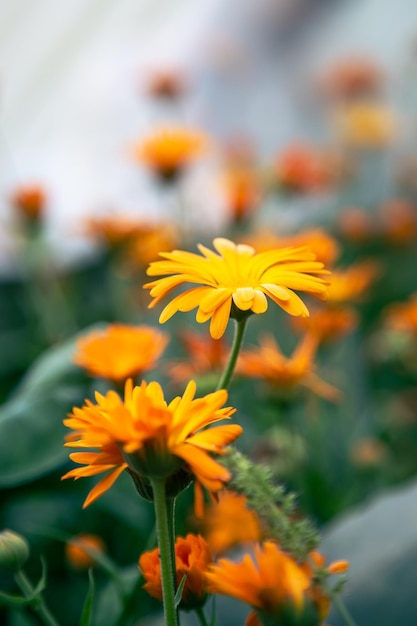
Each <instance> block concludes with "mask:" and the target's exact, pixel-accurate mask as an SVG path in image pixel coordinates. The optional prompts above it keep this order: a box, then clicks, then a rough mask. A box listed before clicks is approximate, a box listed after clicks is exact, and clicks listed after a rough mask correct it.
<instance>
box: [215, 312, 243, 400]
mask: <svg viewBox="0 0 417 626" xmlns="http://www.w3.org/2000/svg"><path fill="white" fill-rule="evenodd" d="M247 320H248V318H247V317H243V318H242V319H240V320H235V333H234V337H233V345H232V349H231V351H230V355H229V360H228V362H227V365H226V367H225V369H224V372H223V374H222V376H221V378H220V380H219V383H218V385H217V387H216V391H218V390H219V389H227V388H228V386H229V383H230V381H231V379H232V376H233V372H234V370H235V365H236V361H237V357H238V356H239V351H240V347H241V345H242V341H243V336H244V334H245V328H246V322H247Z"/></svg>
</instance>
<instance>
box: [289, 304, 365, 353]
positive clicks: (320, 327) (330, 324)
mask: <svg viewBox="0 0 417 626" xmlns="http://www.w3.org/2000/svg"><path fill="white" fill-rule="evenodd" d="M357 323H358V316H357V313H356V311H354V310H353V309H351V308H348V307H341V306H324V307H323V308H321V309H313V310H311V311H310V317H304V318H299V317H298V318H294V319H293V322H292V326H293V327H294V328H295V329H297V330H302V331H304V332H308V333H310V334H311V335H313V336H314V337H316V339H317V342H318V343H319V344H320V343H323V342H328V341H334V340H335V339H339V338H340V337H342V336H343V335H346V334H347V333H350V332H351V331H352V330H353V329H354V328H355V327H356V326H357Z"/></svg>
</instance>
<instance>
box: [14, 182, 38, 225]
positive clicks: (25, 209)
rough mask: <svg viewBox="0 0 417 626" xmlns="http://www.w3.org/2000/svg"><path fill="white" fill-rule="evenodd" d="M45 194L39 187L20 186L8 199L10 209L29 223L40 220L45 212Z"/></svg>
mask: <svg viewBox="0 0 417 626" xmlns="http://www.w3.org/2000/svg"><path fill="white" fill-rule="evenodd" d="M46 201H47V196H46V192H45V190H44V189H43V187H41V186H40V185H21V186H20V187H17V189H15V191H14V192H13V193H12V195H11V197H10V202H11V205H12V207H13V208H14V209H15V210H16V212H18V213H20V215H22V216H23V217H24V218H26V219H28V220H29V221H31V222H37V221H39V220H40V218H41V217H42V215H43V214H44V212H45V205H46Z"/></svg>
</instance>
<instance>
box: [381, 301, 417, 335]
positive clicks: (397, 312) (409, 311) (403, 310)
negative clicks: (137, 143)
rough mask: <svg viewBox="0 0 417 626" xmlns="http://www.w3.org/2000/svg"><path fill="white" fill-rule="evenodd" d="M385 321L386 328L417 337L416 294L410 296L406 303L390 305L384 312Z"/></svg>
mask: <svg viewBox="0 0 417 626" xmlns="http://www.w3.org/2000/svg"><path fill="white" fill-rule="evenodd" d="M385 320H386V325H387V326H388V327H390V328H392V329H394V330H399V331H406V332H411V333H413V334H415V335H416V336H417V293H414V294H412V296H411V297H410V298H409V300H408V301H407V302H402V303H396V304H391V305H390V306H389V307H388V308H387V310H386V313H385Z"/></svg>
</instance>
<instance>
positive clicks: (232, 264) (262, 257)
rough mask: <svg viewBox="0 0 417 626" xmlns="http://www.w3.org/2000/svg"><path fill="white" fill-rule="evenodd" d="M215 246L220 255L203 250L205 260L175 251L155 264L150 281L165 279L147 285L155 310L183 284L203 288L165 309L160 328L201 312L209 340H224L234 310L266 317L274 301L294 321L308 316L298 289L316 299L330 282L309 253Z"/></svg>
mask: <svg viewBox="0 0 417 626" xmlns="http://www.w3.org/2000/svg"><path fill="white" fill-rule="evenodd" d="M213 245H214V247H215V249H216V250H217V252H218V254H216V252H213V251H212V250H210V249H208V248H206V247H205V246H203V245H201V244H199V245H198V249H199V250H200V252H201V253H202V255H203V256H199V255H197V254H193V253H191V252H185V251H181V250H174V251H173V252H170V253H167V252H164V253H161V255H160V256H162V257H164V259H165V260H163V261H155V262H154V263H151V264H150V266H149V268H148V270H147V273H148V274H149V275H150V276H158V275H164V274H165V275H166V276H165V277H164V278H160V279H158V280H155V281H152V282H150V283H147V284H145V285H144V288H145V289H150V290H151V291H150V293H151V296H152V297H153V298H154V299H153V301H152V302H151V304H150V305H149V307H150V308H153V307H154V306H155V305H156V304H158V303H159V302H160V301H161V300H162V299H163V298H164V297H165V296H166V295H168V294H169V293H170V292H171V291H172V290H173V289H175V288H176V287H179V286H180V285H182V284H186V283H195V284H197V285H199V286H196V287H192V288H191V289H189V290H187V291H185V292H183V293H181V294H180V295H178V296H176V297H175V298H174V299H173V300H172V301H171V302H170V303H169V304H168V305H167V306H166V307H165V308H164V309H163V311H162V313H161V315H160V317H159V321H160V323H161V324H163V323H164V322H166V321H167V320H169V319H170V318H171V317H172V316H173V315H174V314H175V313H177V311H182V312H186V311H191V310H192V309H195V308H198V310H197V315H196V320H197V322H199V323H203V322H206V321H208V320H211V321H210V334H211V336H212V337H213V338H214V339H219V338H220V337H222V336H223V334H224V332H225V330H226V326H227V323H228V321H229V318H230V316H231V313H233V310H232V306H233V307H234V308H236V309H238V310H239V311H241V312H242V311H244V312H245V311H247V312H248V313H249V312H252V313H256V314H259V313H264V312H265V311H266V310H267V308H268V302H267V298H266V296H269V298H271V300H273V301H274V302H275V303H276V304H278V306H280V307H281V308H282V309H284V311H286V312H287V313H289V314H290V315H296V316H297V315H302V316H308V314H309V313H308V309H307V307H306V305H305V304H304V302H303V301H302V300H301V299H300V298H299V296H298V295H297V294H296V293H295V292H294V291H293V289H296V290H297V291H304V292H306V293H311V294H313V295H315V296H317V297H324V296H325V295H326V291H327V282H326V281H325V280H324V279H323V278H320V277H319V276H317V274H318V275H320V274H327V273H328V272H327V270H325V269H324V266H323V263H320V262H318V261H316V257H315V255H314V254H313V253H311V252H310V251H309V250H308V249H306V248H283V249H277V250H269V251H266V252H261V253H259V254H256V252H255V249H254V248H252V247H251V246H248V245H245V244H238V245H236V244H235V243H233V242H232V241H229V240H228V239H222V238H217V239H215V240H214V241H213Z"/></svg>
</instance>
